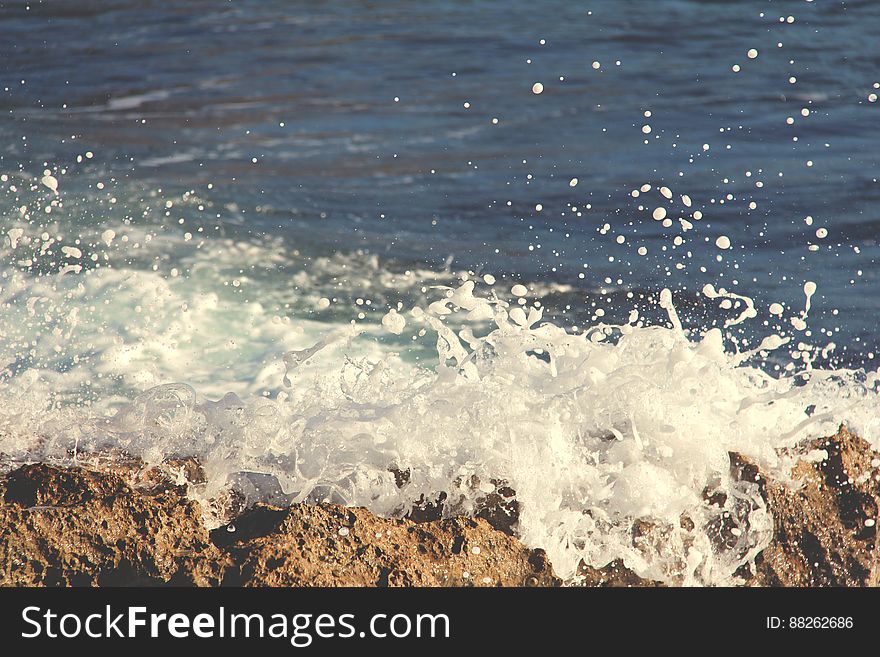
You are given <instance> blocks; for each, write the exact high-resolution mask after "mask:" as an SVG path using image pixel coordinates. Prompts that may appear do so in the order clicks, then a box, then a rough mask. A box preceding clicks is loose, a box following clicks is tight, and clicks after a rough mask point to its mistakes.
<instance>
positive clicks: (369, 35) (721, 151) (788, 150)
mask: <svg viewBox="0 0 880 657" xmlns="http://www.w3.org/2000/svg"><path fill="white" fill-rule="evenodd" d="M878 27H880V3H878V2H876V1H874V0H862V1H859V0H850V1H840V0H836V1H832V0H815V1H811V0H775V1H766V0H754V1H753V0H739V1H737V2H723V1H720V0H719V1H710V0H699V1H698V0H662V1H661V0H650V1H649V0H613V1H612V0H604V1H603V0H593V1H584V2H581V1H576V0H565V1H556V0H529V1H526V0H507V1H505V2H490V1H488V0H486V1H476V0H474V1H450V0H425V1H422V2H394V1H384V2H368V1H360V2H355V1H352V0H336V1H325V2H294V1H284V2H282V1H279V0H236V1H234V2H225V1H220V0H216V1H207V0H204V1H199V0H176V1H175V2H153V1H148V0H141V1H134V0H104V1H100V2H99V1H93V0H79V1H77V2H68V1H63V0H47V1H42V2H38V1H35V2H18V1H16V2H8V1H3V2H0V174H2V178H0V236H2V240H0V397H2V402H3V406H4V410H3V411H2V415H0V462H18V461H21V460H29V459H30V460H34V459H38V460H39V459H45V460H52V461H61V462H68V461H70V460H71V459H73V460H77V459H82V458H85V456H84V454H87V453H92V454H94V453H99V452H107V451H108V450H110V451H113V450H122V451H127V452H129V453H133V454H136V455H137V456H139V457H141V458H144V459H145V460H146V461H148V462H150V461H160V460H162V459H163V458H165V457H168V456H172V455H181V454H186V455H196V456H198V457H199V458H201V459H202V460H203V461H206V462H209V463H210V464H211V465H210V467H209V470H210V474H211V476H212V479H211V481H212V482H213V483H212V484H211V486H210V487H209V490H207V491H203V494H204V495H205V496H206V497H210V496H211V495H217V494H218V491H220V490H221V489H224V487H228V486H237V487H239V488H242V489H247V491H248V494H249V495H252V496H253V497H254V498H258V497H262V498H266V497H272V496H273V495H274V496H276V497H277V496H279V495H281V496H286V497H285V499H287V500H292V499H297V500H301V499H311V500H318V499H324V498H326V499H334V500H336V501H342V502H345V503H357V504H364V505H367V506H370V507H371V508H373V509H374V510H377V511H378V512H382V513H386V514H400V513H403V512H404V511H403V510H404V509H405V507H406V505H407V504H410V505H411V503H412V502H413V501H414V500H417V499H419V496H431V495H436V494H438V493H439V492H444V493H446V494H449V495H450V499H451V498H453V497H454V495H452V493H451V492H450V491H452V490H453V489H454V490H455V491H457V494H458V495H459V496H460V504H459V506H458V507H455V508H453V506H454V505H450V512H458V511H464V512H467V511H469V510H471V511H472V510H473V509H474V508H475V506H474V505H478V504H479V496H480V495H481V494H483V495H485V494H487V492H489V491H490V489H491V488H492V487H493V486H494V485H496V484H497V485H500V484H498V482H499V481H501V480H503V481H506V482H508V483H510V484H512V485H513V486H514V487H515V488H516V490H517V492H518V495H519V499H520V501H521V503H522V504H523V517H522V519H521V528H520V535H521V537H522V538H523V539H524V540H525V541H526V542H528V543H531V544H534V545H540V546H541V547H545V548H547V549H548V552H549V553H550V555H551V560H552V561H553V563H554V564H555V565H556V566H557V568H559V569H561V571H562V572H568V573H569V574H570V573H573V572H574V570H575V568H576V566H577V563H578V561H579V560H581V559H584V560H586V561H588V562H591V563H596V564H600V562H602V561H603V560H608V559H611V558H615V556H616V555H618V556H619V555H620V554H625V555H627V556H626V558H627V559H628V564H629V565H630V566H631V567H632V568H634V569H635V570H636V571H637V572H639V573H640V574H642V575H643V576H648V577H653V578H658V579H666V580H669V581H675V582H679V583H681V582H686V583H716V582H720V581H726V580H725V578H727V577H729V576H730V575H731V573H733V572H734V570H735V569H736V568H737V567H739V565H740V564H741V563H742V562H743V560H748V559H749V558H750V555H753V554H754V552H755V550H756V549H757V548H758V547H759V546H760V544H761V541H762V540H764V539H765V538H766V536H768V535H769V534H768V532H767V531H766V522H764V524H763V525H762V521H761V519H760V518H759V517H758V516H752V517H751V520H748V516H749V513H750V511H748V510H747V511H743V509H742V508H738V509H737V510H732V509H727V512H734V511H735V514H736V513H739V514H740V516H741V517H742V519H743V520H742V526H743V531H742V532H741V534H738V535H737V536H740V538H739V539H736V540H733V539H731V538H730V537H729V536H728V537H727V538H726V539H724V540H725V541H727V543H725V546H726V547H724V549H721V548H719V547H718V546H719V545H720V543H719V542H718V540H717V537H716V538H715V539H713V538H711V537H709V538H707V534H701V537H702V538H701V540H703V542H704V544H700V545H701V547H700V548H699V550H698V549H697V548H694V547H690V548H685V547H683V546H684V545H693V540H691V541H690V542H688V540H685V539H683V538H682V537H681V536H679V535H678V534H681V533H682V532H684V531H685V530H683V529H680V528H676V529H675V530H674V531H673V532H672V535H673V537H672V538H669V539H668V540H669V543H668V544H664V546H662V547H661V548H657V550H656V552H655V553H651V554H653V556H645V551H644V550H643V549H642V548H639V547H638V546H635V547H634V546H633V545H631V544H630V543H628V542H627V541H629V540H630V539H628V538H627V537H628V536H630V534H631V529H632V523H633V522H635V521H636V520H637V519H638V518H641V517H646V516H650V517H653V518H660V519H667V520H669V521H670V522H673V520H674V523H675V524H678V520H677V519H678V518H679V517H680V516H681V514H682V513H684V512H692V513H694V514H695V515H699V514H703V516H705V526H706V527H710V526H714V525H712V522H713V520H712V516H711V513H712V512H710V511H709V510H707V509H705V508H703V506H701V504H702V502H701V495H702V492H703V491H704V490H705V489H706V486H707V485H709V484H708V483H707V482H710V481H713V482H716V484H717V485H718V486H721V487H727V488H729V489H731V490H733V489H734V488H736V489H737V490H738V491H739V493H738V494H739V495H740V498H743V496H744V499H751V500H752V504H753V507H752V508H751V511H755V512H756V513H757V511H756V508H757V506H759V505H758V503H757V502H756V501H755V500H756V499H757V498H755V493H754V491H741V490H739V488H737V487H738V486H740V484H739V483H736V482H731V481H729V480H728V475H727V474H724V473H726V469H725V468H726V465H725V462H724V459H725V458H726V454H727V452H728V451H729V450H731V449H733V448H737V449H740V450H742V451H744V452H746V453H749V454H751V455H753V456H754V457H755V458H757V459H759V460H761V462H762V463H764V464H766V465H767V467H779V468H783V466H784V462H783V461H780V460H779V458H778V450H779V449H781V448H782V447H784V446H787V445H791V444H793V443H794V442H796V441H797V440H800V439H803V438H805V437H809V436H810V435H820V434H822V433H823V432H826V433H827V432H829V431H833V430H834V429H835V428H836V425H837V424H838V423H840V422H849V423H851V424H852V425H853V426H855V427H856V428H858V429H859V430H860V431H861V432H862V433H863V434H865V435H866V436H867V437H868V438H869V439H875V437H874V436H873V435H872V432H873V431H874V430H875V429H876V428H877V426H876V425H877V420H875V419H874V418H875V417H877V414H876V410H877V404H876V380H875V373H874V370H876V368H877V355H878V354H880V334H878V331H877V328H876V317H877V313H878V311H880V280H878V269H877V258H878V255H880V249H878V238H880V210H878V207H880V182H878V176H880V101H878V99H877V95H878V94H880V50H878V49H877V47H876V41H877V31H878ZM447 295H452V298H451V300H448V304H447V303H446V301H445V299H446V297H447ZM432 304H433V305H432ZM762 340H763V341H764V342H762ZM114 414H115V415H114ZM877 433H878V435H877V436H876V439H880V432H877ZM609 436H610V437H611V438H609ZM609 440H611V442H610V443H609ZM536 464H540V465H537V466H536ZM392 466H393V468H399V469H406V468H409V469H410V471H411V479H410V482H411V483H410V485H409V486H408V487H404V489H403V490H402V491H401V490H399V489H398V488H397V487H396V486H395V485H394V478H393V477H392V476H391V475H390V474H389V472H390V470H389V468H390V467H392ZM243 473H246V474H243ZM719 473H722V474H721V475H719ZM718 477H720V479H719V478H718ZM258 479H259V481H258ZM716 480H717V481H716ZM267 481H268V482H271V483H266V482H267ZM490 481H495V482H496V484H492V483H488V482H490ZM468 482H470V483H468ZM475 482H476V483H475ZM750 496H751V497H750ZM456 499H458V498H456ZM731 504H733V502H731ZM694 509H699V512H697V511H694ZM759 515H760V514H759ZM701 517H702V516H701ZM764 520H765V521H766V519H764ZM761 527H763V529H761V530H760V531H759V529H758V528H761ZM748 528H751V529H748ZM695 531H697V533H699V532H700V526H698V527H697V529H696V530H695ZM761 532H764V533H761ZM709 533H711V532H709ZM598 537H601V538H598ZM667 538H668V537H667ZM691 538H692V537H691ZM713 541H714V542H713ZM731 541H732V543H731ZM722 542H723V541H722ZM698 543H699V541H698ZM728 544H729V545H728ZM733 544H736V547H735V549H734V548H733V547H731V545H733ZM712 555H714V556H712ZM600 565H601V564H600Z"/></svg>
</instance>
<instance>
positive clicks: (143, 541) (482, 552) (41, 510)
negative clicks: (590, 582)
mask: <svg viewBox="0 0 880 657" xmlns="http://www.w3.org/2000/svg"><path fill="white" fill-rule="evenodd" d="M164 465H165V464H163V467H162V468H161V469H152V470H148V471H146V474H145V473H144V471H137V470H136V469H134V468H133V467H132V468H124V467H120V468H118V471H117V472H109V473H98V472H94V471H89V470H85V469H82V468H55V467H51V466H47V465H28V466H24V467H22V468H19V469H17V470H14V471H12V472H11V473H9V474H8V475H7V476H6V477H5V478H4V479H2V480H0V585H3V586H106V585H119V586H136V585H145V586H157V585H169V584H171V585H196V586H212V585H218V584H221V583H224V584H226V585H244V586H556V585H559V584H560V580H559V579H558V578H557V577H556V576H555V575H554V573H553V569H552V567H551V565H550V563H549V561H548V560H547V557H546V555H545V554H544V552H543V551H542V550H529V549H527V548H525V547H524V546H523V545H522V544H521V543H519V541H517V540H516V539H514V538H512V537H510V536H508V535H506V534H505V533H503V532H501V531H498V530H495V529H493V528H492V527H491V526H490V525H489V524H488V522H486V521H485V520H483V519H479V518H478V519H469V518H453V519H447V520H433V521H427V522H424V523H417V522H414V521H413V520H409V519H390V520H389V519H383V518H379V517H377V516H374V515H373V514H371V513H370V512H368V511H366V510H365V509H349V508H344V507H341V506H336V505H332V504H322V505H318V506H311V505H294V506H292V507H289V508H281V507H272V506H269V505H264V504H258V505H256V506H255V507H253V508H251V509H250V510H248V511H246V512H244V513H242V514H241V515H239V516H238V517H236V518H235V520H234V522H233V523H229V524H227V525H224V526H222V527H220V528H219V529H216V530H214V531H213V532H211V533H210V535H209V532H208V531H207V530H206V528H205V525H204V518H205V516H206V512H209V510H205V509H202V508H201V507H200V506H199V505H198V504H197V503H196V502H194V501H192V500H190V499H188V498H187V496H186V491H187V489H186V486H185V485H175V482H176V481H186V482H188V483H189V484H193V483H195V484H197V483H198V480H199V469H198V468H197V467H195V466H196V465H197V464H192V463H186V462H181V463H170V464H168V467H164Z"/></svg>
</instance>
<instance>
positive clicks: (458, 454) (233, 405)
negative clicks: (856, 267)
mask: <svg viewBox="0 0 880 657" xmlns="http://www.w3.org/2000/svg"><path fill="white" fill-rule="evenodd" d="M722 294H723V293H722ZM442 295H443V296H442V297H441V298H440V299H438V300H436V301H433V302H431V303H428V305H427V307H426V308H421V307H418V306H417V307H414V308H413V309H412V310H410V311H409V312H408V313H407V314H408V316H409V319H408V322H407V324H413V325H417V326H420V327H422V329H421V330H425V329H428V330H431V331H433V332H434V333H435V334H436V336H437V347H436V355H437V363H436V367H434V368H426V367H415V366H413V365H411V364H407V363H405V362H404V361H402V360H401V359H400V358H399V357H398V356H397V355H396V354H394V353H385V354H383V355H381V356H374V357H361V358H351V357H349V356H347V355H346V352H347V351H350V349H351V344H352V342H351V341H352V340H353V339H355V337H356V336H357V334H358V333H359V331H358V330H356V329H352V330H351V331H348V332H343V333H341V334H340V333H338V332H337V333H335V334H332V335H327V336H325V337H323V338H321V339H319V340H317V341H316V342H314V343H313V344H312V345H311V346H308V347H306V348H304V349H296V350H292V351H289V352H288V353H287V354H285V355H284V357H283V361H284V363H285V365H286V367H287V374H286V375H285V377H284V378H285V384H286V385H287V386H288V387H287V388H285V389H283V390H281V391H279V392H278V393H277V394H276V395H275V396H274V398H273V399H269V398H265V397H262V398H261V397H256V398H255V397H249V398H245V399H242V398H240V397H239V396H237V395H235V394H233V393H229V394H227V395H225V396H224V397H222V399H220V400H219V401H210V400H207V399H204V398H201V397H200V396H198V395H197V394H196V392H195V391H194V390H193V388H191V387H190V386H188V385H184V384H169V385H160V386H158V387H154V388H151V389H148V390H146V391H145V392H144V393H142V394H140V395H139V396H137V397H136V398H135V399H134V400H133V401H131V402H130V403H127V404H125V405H123V406H122V407H121V408H120V410H119V411H118V412H117V413H116V414H115V415H112V416H110V417H92V418H84V417H83V412H82V411H81V410H79V411H78V410H75V409H72V408H62V409H56V410H54V411H51V412H47V411H46V409H45V408H41V407H40V406H39V400H40V399H44V397H43V393H45V389H44V388H41V387H40V386H39V385H38V377H37V376H36V375H35V374H33V375H30V376H25V377H23V379H25V380H27V381H28V382H29V383H30V384H31V387H32V388H31V389H30V391H29V393H28V394H25V393H23V392H22V388H21V387H19V388H18V392H19V396H18V398H17V399H15V400H12V399H10V398H9V391H7V392H6V393H5V394H4V397H5V398H4V399H3V402H4V403H3V408H4V410H3V413H2V418H0V427H2V430H3V435H4V442H3V444H4V452H5V454H6V458H7V459H12V460H24V459H29V460H34V459H40V460H47V461H50V462H60V463H67V464H69V463H71V462H73V461H80V460H83V459H86V460H87V459H88V456H89V455H90V454H96V453H101V452H102V451H104V452H106V451H108V450H114V451H121V452H124V453H126V454H128V455H132V456H137V457H140V458H142V459H143V460H144V461H145V462H146V463H147V464H157V463H160V462H161V461H162V460H163V459H166V458H169V457H184V456H191V457H196V458H198V459H199V461H200V462H201V463H202V464H203V466H204V470H205V472H206V475H207V484H206V486H205V487H204V489H202V490H198V491H197V492H196V493H195V494H196V495H197V496H199V497H202V498H206V499H211V498H216V497H218V496H220V495H221V494H222V493H223V492H224V491H225V490H227V489H229V488H233V489H236V490H237V491H238V492H239V493H240V494H242V495H244V496H245V497H246V498H247V499H248V500H250V501H253V500H255V499H274V500H283V501H285V502H302V501H319V500H325V499H326V500H331V501H335V502H339V503H343V504H350V505H359V506H366V507H367V508H369V509H371V510H372V511H374V512H376V513H378V514H382V515H402V514H405V513H406V512H407V511H408V510H409V509H411V508H412V507H413V505H416V504H418V503H420V502H421V501H424V500H434V499H437V498H438V496H440V494H441V493H442V494H445V498H446V505H445V512H446V513H448V514H454V513H473V512H475V511H476V510H477V509H478V507H479V505H480V504H481V501H482V500H484V499H485V498H486V496H487V495H488V494H491V493H492V492H494V491H495V490H496V488H498V487H500V486H502V485H504V486H507V487H509V488H512V489H513V490H514V491H515V495H516V500H517V502H518V504H519V507H520V511H519V521H518V525H517V527H516V532H517V534H518V535H519V536H520V537H521V538H522V540H523V541H524V542H525V543H526V544H528V545H531V546H540V547H542V548H544V549H545V550H546V551H547V553H548V555H549V556H550V559H551V561H552V563H553V564H554V567H555V568H556V569H557V571H558V572H559V573H560V574H562V575H563V576H564V577H569V578H570V577H572V576H574V575H575V573H576V572H577V569H578V566H579V564H580V563H581V562H583V563H586V564H590V565H594V566H601V565H604V564H605V563H607V562H608V561H610V560H612V559H615V558H622V559H623V560H624V562H625V563H626V565H627V566H628V567H630V568H631V569H633V570H634V571H635V572H636V573H637V574H639V575H640V576H642V577H647V578H652V579H656V580H661V581H667V582H674V583H683V584H695V583H702V584H707V583H708V584H712V583H724V582H728V581H730V579H731V577H732V576H733V573H734V571H735V570H736V569H737V568H738V567H739V566H740V565H741V564H743V563H745V562H746V561H748V560H749V559H750V558H752V557H754V555H755V554H756V553H757V552H758V551H760V549H762V548H763V547H764V546H765V545H766V543H767V542H768V540H769V537H770V533H771V530H772V521H771V518H770V517H769V515H768V513H767V511H766V509H765V508H764V505H763V502H762V500H761V497H760V495H759V493H758V484H757V483H755V482H743V481H735V480H734V479H732V478H731V476H730V474H729V458H728V452H731V451H734V452H738V453H741V454H744V455H746V456H747V457H749V458H751V459H754V460H755V461H757V462H758V463H759V464H760V465H761V466H762V467H763V468H765V469H766V470H768V471H770V472H773V473H776V475H777V476H783V477H784V476H785V475H784V473H785V472H786V468H787V466H790V465H791V464H790V463H789V462H788V461H786V459H785V458H784V457H782V456H780V452H779V451H778V450H779V448H784V447H788V446H792V445H794V444H795V443H797V442H798V441H800V440H802V439H804V438H806V437H809V436H819V435H824V434H829V433H832V432H833V431H834V430H835V429H836V428H837V424H838V423H839V422H841V421H844V420H846V421H848V422H850V423H851V426H853V427H854V428H855V429H857V430H858V431H860V432H862V433H863V434H864V435H866V436H867V437H868V438H869V439H871V440H876V436H877V429H878V427H877V420H876V419H875V418H876V417H878V414H877V395H876V392H875V391H876V388H877V377H876V375H873V374H872V375H868V376H866V375H864V374H859V373H858V372H850V371H822V372H818V371H813V372H811V373H810V375H809V376H804V375H795V376H791V377H785V378H774V377H772V376H770V375H769V374H767V373H765V372H764V371H763V370H762V369H760V368H758V367H752V366H750V365H748V364H747V362H748V361H749V359H751V358H753V357H754V356H755V355H757V354H759V353H765V354H766V350H770V349H774V348H778V347H779V346H781V345H782V344H785V342H786V341H785V340H784V339H781V338H778V337H777V336H771V337H770V338H768V339H766V340H765V341H764V342H762V343H761V345H760V346H759V347H758V348H757V349H755V350H752V351H750V352H744V353H739V352H735V351H734V352H729V351H725V347H724V336H723V334H722V332H721V331H720V330H719V329H711V330H709V331H706V332H705V333H703V334H702V335H700V336H699V337H696V338H689V337H688V336H687V335H686V333H685V331H684V330H683V329H682V326H681V323H680V321H679V320H678V317H677V315H676V311H675V308H674V305H673V299H672V294H671V293H670V292H669V291H668V290H664V291H663V293H662V294H661V295H660V304H661V305H662V306H663V307H664V308H665V309H666V311H667V312H668V315H669V320H670V323H671V324H672V327H671V328H667V327H663V326H643V325H640V324H637V325H633V324H626V325H622V326H610V325H601V324H600V325H597V326H595V327H593V328H592V329H590V330H588V331H586V332H584V333H582V334H579V335H573V334H571V333H568V332H566V331H565V330H564V329H562V328H560V327H558V326H556V325H554V324H552V323H549V322H544V323H542V321H541V312H540V311H538V310H535V309H534V308H533V309H531V310H530V311H529V313H528V315H527V314H526V313H525V311H524V310H523V309H522V307H520V306H518V305H516V304H514V305H513V306H511V305H510V304H509V303H507V302H506V301H503V300H500V299H499V298H497V297H496V296H495V295H494V293H491V292H490V293H489V294H488V295H486V296H480V295H478V294H475V282H474V281H472V280H468V281H465V282H464V283H463V284H461V285H458V286H457V287H446V288H444V289H442ZM462 314H464V315H465V319H464V321H463V323H462V326H463V328H461V329H460V330H459V331H457V332H456V331H454V330H453V329H452V328H450V326H448V325H447V323H446V321H444V320H446V319H448V318H449V317H450V316H461V315H462ZM633 315H634V316H633V320H635V319H636V318H637V313H634V314H633ZM400 317H401V319H402V318H403V313H401V315H400ZM486 320H491V322H490V323H488V324H487V321H486ZM397 328H398V325H397V324H396V323H395V324H394V325H392V326H391V327H390V330H391V331H392V332H396V329H397ZM477 333H483V334H482V335H479V336H478V335H477ZM400 472H406V473H407V477H406V480H405V483H404V484H403V485H402V486H401V485H399V484H400V482H399V481H398V480H397V475H398V474H399V473H400ZM717 493H723V498H722V499H725V500H726V501H725V502H724V504H723V506H722V507H720V508H719V507H717V506H710V505H709V504H708V502H707V499H708V498H709V496H714V497H715V498H716V499H717V495H716V494H717Z"/></svg>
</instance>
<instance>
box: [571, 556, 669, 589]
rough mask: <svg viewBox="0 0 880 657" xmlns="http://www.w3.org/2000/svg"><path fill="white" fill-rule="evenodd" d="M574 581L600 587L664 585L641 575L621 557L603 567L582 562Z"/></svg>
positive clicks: (582, 584)
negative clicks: (626, 564) (630, 567)
mask: <svg viewBox="0 0 880 657" xmlns="http://www.w3.org/2000/svg"><path fill="white" fill-rule="evenodd" d="M574 583H575V584H577V585H578V586H590V587H599V588H627V587H657V586H663V583H662V582H655V581H653V580H650V579H643V578H641V577H639V576H638V575H636V574H635V573H634V572H633V571H631V570H630V569H629V568H627V567H626V566H625V565H624V564H623V561H621V560H620V559H615V560H614V561H612V562H611V563H609V564H607V565H606V566H603V567H602V568H593V567H592V566H588V565H587V564H585V563H584V562H581V563H580V565H579V566H578V572H577V575H576V577H575V581H574Z"/></svg>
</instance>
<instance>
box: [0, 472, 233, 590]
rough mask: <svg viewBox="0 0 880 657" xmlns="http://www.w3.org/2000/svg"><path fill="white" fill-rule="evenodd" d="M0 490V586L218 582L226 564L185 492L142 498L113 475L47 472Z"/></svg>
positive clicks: (20, 475) (15, 478) (10, 481)
mask: <svg viewBox="0 0 880 657" xmlns="http://www.w3.org/2000/svg"><path fill="white" fill-rule="evenodd" d="M0 485H2V489H0V498H2V504H0V585H4V586H71V585H73V586H107V585H125V586H132V585H163V584H177V585H196V586H206V585H212V584H218V583H219V582H220V579H221V575H222V572H223V570H224V566H225V564H224V561H225V557H224V555H223V554H222V553H221V552H220V550H218V549H217V548H216V547H215V546H214V545H213V544H212V543H211V541H210V537H209V535H208V532H207V531H206V530H205V528H204V526H203V525H202V523H201V511H200V509H199V505H198V504H197V503H195V502H193V501H191V500H188V499H187V498H186V497H185V495H184V492H185V491H184V489H183V488H182V487H180V488H177V487H170V488H166V489H164V490H161V491H158V492H156V493H155V494H152V495H145V494H143V493H140V492H138V491H135V490H132V489H131V487H129V485H128V484H127V483H126V482H125V481H123V480H122V478H121V477H119V476H118V475H115V474H99V473H95V472H89V471H87V470H82V469H80V468H69V469H58V468H53V467H50V466H46V465H28V466H25V467H23V468H20V469H18V470H16V471H14V472H12V473H10V474H9V475H8V476H7V478H6V480H5V482H4V483H3V484H0Z"/></svg>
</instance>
